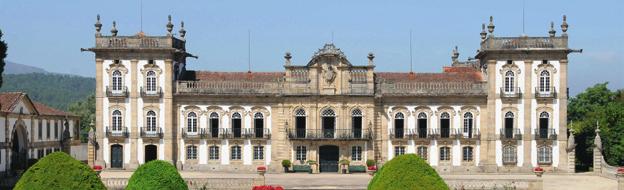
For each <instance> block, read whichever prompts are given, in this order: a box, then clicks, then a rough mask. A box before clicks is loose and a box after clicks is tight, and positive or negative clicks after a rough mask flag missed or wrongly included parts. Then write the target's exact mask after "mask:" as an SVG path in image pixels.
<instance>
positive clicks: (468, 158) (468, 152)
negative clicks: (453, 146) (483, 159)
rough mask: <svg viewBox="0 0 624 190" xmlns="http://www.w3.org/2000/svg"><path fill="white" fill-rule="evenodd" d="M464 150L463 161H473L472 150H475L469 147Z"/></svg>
mask: <svg viewBox="0 0 624 190" xmlns="http://www.w3.org/2000/svg"><path fill="white" fill-rule="evenodd" d="M462 150H463V151H462V152H463V156H462V158H463V160H464V161H472V155H473V154H472V150H473V148H472V147H469V146H467V147H464V148H463V149H462Z"/></svg>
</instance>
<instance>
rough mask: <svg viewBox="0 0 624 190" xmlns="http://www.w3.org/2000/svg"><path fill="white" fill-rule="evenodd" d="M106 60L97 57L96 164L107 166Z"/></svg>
mask: <svg viewBox="0 0 624 190" xmlns="http://www.w3.org/2000/svg"><path fill="white" fill-rule="evenodd" d="M103 63H104V60H103V59H101V58H96V59H95V81H96V82H95V84H96V85H95V115H96V116H97V117H95V133H94V134H95V135H96V140H97V143H98V145H99V146H98V147H95V149H96V150H95V152H96V153H95V160H96V161H95V164H96V165H101V166H103V167H107V166H106V164H105V162H104V157H103V156H104V154H103V149H102V147H103V146H108V145H107V144H104V141H103V139H104V137H105V135H106V134H105V129H104V126H103V124H104V121H103V117H106V115H104V113H103V109H104V88H103V87H104V79H103V78H102V77H103V76H102V75H103V72H104V64H103Z"/></svg>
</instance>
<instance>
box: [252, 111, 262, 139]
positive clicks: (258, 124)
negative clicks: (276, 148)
mask: <svg viewBox="0 0 624 190" xmlns="http://www.w3.org/2000/svg"><path fill="white" fill-rule="evenodd" d="M253 133H254V135H255V137H256V138H262V137H264V115H263V114H262V113H260V112H256V113H255V114H254V131H253Z"/></svg>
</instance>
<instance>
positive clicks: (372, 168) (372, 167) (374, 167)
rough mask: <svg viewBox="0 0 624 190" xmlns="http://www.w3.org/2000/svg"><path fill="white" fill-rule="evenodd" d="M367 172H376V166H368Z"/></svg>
mask: <svg viewBox="0 0 624 190" xmlns="http://www.w3.org/2000/svg"><path fill="white" fill-rule="evenodd" d="M368 170H377V166H368Z"/></svg>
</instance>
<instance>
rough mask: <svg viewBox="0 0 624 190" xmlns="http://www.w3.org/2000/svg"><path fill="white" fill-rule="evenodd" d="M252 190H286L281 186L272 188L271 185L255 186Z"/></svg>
mask: <svg viewBox="0 0 624 190" xmlns="http://www.w3.org/2000/svg"><path fill="white" fill-rule="evenodd" d="M251 190H284V188H283V187H281V186H275V187H274V186H270V185H261V186H254V187H253V189H251Z"/></svg>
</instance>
